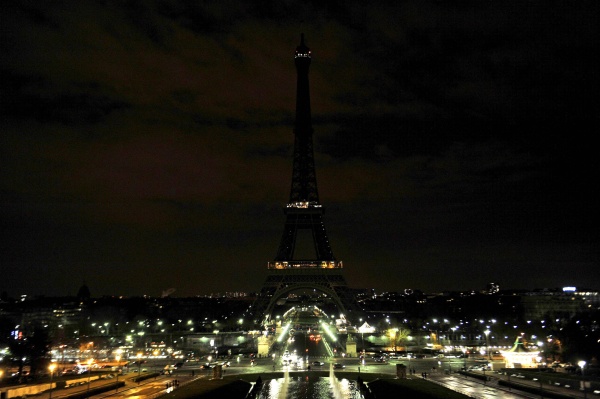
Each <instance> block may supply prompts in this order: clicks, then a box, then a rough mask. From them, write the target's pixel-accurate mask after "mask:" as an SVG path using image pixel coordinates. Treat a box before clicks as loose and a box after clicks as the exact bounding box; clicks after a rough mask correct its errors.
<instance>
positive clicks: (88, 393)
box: [86, 359, 94, 398]
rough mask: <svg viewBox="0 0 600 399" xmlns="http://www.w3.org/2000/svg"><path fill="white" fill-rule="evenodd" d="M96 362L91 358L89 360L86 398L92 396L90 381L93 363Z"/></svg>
mask: <svg viewBox="0 0 600 399" xmlns="http://www.w3.org/2000/svg"><path fill="white" fill-rule="evenodd" d="M93 362H94V359H89V360H88V362H87V363H88V388H87V394H86V398H89V397H90V383H91V382H92V363H93Z"/></svg>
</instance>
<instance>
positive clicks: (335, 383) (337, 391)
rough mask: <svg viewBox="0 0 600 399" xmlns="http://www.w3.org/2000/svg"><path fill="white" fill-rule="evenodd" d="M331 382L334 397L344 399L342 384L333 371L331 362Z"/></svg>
mask: <svg viewBox="0 0 600 399" xmlns="http://www.w3.org/2000/svg"><path fill="white" fill-rule="evenodd" d="M329 384H331V389H332V390H333V398H334V399H344V395H343V394H342V388H341V386H340V381H339V380H338V379H337V377H336V376H335V373H334V372H333V363H330V364H329Z"/></svg>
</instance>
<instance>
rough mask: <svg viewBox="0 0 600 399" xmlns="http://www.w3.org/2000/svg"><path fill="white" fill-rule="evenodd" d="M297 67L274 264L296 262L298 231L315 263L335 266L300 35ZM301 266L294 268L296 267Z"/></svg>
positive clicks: (307, 55) (308, 57) (306, 50)
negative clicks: (286, 194)
mask: <svg viewBox="0 0 600 399" xmlns="http://www.w3.org/2000/svg"><path fill="white" fill-rule="evenodd" d="M294 63H295V64H296V72H297V85H296V120H295V122H294V161H293V171H292V187H291V190H290V201H289V203H288V204H287V205H286V208H285V210H284V212H285V214H286V216H287V218H286V223H285V227H284V231H283V235H282V238H281V243H280V245H279V249H278V251H277V256H276V257H275V261H276V262H284V261H285V262H291V261H293V260H294V259H295V257H294V251H295V248H296V238H297V235H298V230H311V231H312V237H313V241H314V249H315V255H316V256H315V257H316V259H313V260H314V261H316V262H317V263H320V262H323V261H325V262H334V263H335V257H334V256H333V251H332V250H331V247H330V245H329V239H328V238H327V233H326V231H325V226H324V225H323V220H322V216H323V207H322V206H321V204H320V203H319V192H318V190H317V174H316V171H315V159H314V151H313V139H312V137H313V128H312V121H311V113H310V90H309V84H308V69H309V67H310V63H311V52H310V49H309V48H308V47H307V46H306V44H305V43H304V34H302V35H301V38H300V45H299V46H298V47H296V52H295V55H294ZM298 266H300V267H301V265H296V267H298Z"/></svg>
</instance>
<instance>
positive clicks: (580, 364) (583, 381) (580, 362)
mask: <svg viewBox="0 0 600 399" xmlns="http://www.w3.org/2000/svg"><path fill="white" fill-rule="evenodd" d="M577 364H578V365H579V367H581V385H582V387H581V388H582V389H583V397H584V398H587V392H586V391H585V372H584V369H585V364H586V362H585V360H580V361H579V362H578V363H577Z"/></svg>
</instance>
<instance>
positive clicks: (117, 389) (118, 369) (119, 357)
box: [115, 355, 121, 392]
mask: <svg viewBox="0 0 600 399" xmlns="http://www.w3.org/2000/svg"><path fill="white" fill-rule="evenodd" d="M115 360H116V361H117V388H116V389H115V392H119V372H120V366H121V356H119V355H117V356H115Z"/></svg>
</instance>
